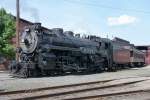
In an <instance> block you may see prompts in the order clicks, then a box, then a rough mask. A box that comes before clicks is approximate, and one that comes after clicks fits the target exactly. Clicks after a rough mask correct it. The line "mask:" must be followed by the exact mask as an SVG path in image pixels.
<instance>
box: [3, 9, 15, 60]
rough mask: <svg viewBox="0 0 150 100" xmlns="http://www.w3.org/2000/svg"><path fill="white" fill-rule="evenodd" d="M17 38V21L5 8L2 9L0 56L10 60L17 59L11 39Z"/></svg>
mask: <svg viewBox="0 0 150 100" xmlns="http://www.w3.org/2000/svg"><path fill="white" fill-rule="evenodd" d="M13 36H15V20H14V18H13V16H12V15H11V14H8V13H7V12H6V11H5V9H4V8H1V9H0V54H2V55H3V56H5V57H6V58H8V59H13V58H14V57H15V50H14V47H13V46H12V45H11V39H12V37H13Z"/></svg>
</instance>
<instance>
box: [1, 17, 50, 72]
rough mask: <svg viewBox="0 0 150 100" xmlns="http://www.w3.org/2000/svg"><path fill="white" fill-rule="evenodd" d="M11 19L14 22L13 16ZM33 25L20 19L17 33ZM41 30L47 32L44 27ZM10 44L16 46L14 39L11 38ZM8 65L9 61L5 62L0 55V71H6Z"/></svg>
mask: <svg viewBox="0 0 150 100" xmlns="http://www.w3.org/2000/svg"><path fill="white" fill-rule="evenodd" d="M13 17H14V20H16V17H15V16H13ZM33 24H34V23H32V22H30V21H27V20H25V19H22V18H20V21H19V32H22V31H23V29H24V27H25V26H28V25H33ZM42 28H43V30H45V31H49V29H48V28H45V27H42ZM11 43H12V45H13V46H14V47H15V46H16V37H13V38H12V39H11ZM8 65H9V61H8V60H6V59H5V58H4V57H3V56H2V55H0V70H5V69H7V68H8Z"/></svg>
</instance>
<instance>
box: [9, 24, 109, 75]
mask: <svg viewBox="0 0 150 100" xmlns="http://www.w3.org/2000/svg"><path fill="white" fill-rule="evenodd" d="M102 41H103V40H102V39H101V38H99V37H95V36H89V37H87V38H80V37H76V36H74V33H73V32H71V31H66V32H63V29H61V28H54V29H51V30H49V31H48V32H44V31H43V30H42V28H41V24H39V23H36V24H34V25H32V26H29V27H26V28H25V29H24V32H23V33H22V34H21V39H20V48H18V50H17V52H19V53H20V61H19V62H16V61H15V62H14V63H12V64H11V67H10V70H11V72H12V73H14V74H16V75H19V76H21V77H29V76H38V75H47V74H48V75H49V74H50V75H51V74H54V73H64V72H67V71H70V72H79V71H86V72H88V71H101V70H104V69H106V68H107V67H108V66H107V64H108V63H110V62H109V61H108V59H111V58H110V57H109V53H111V52H109V50H108V48H109V45H110V43H109V41H107V40H106V41H105V42H102Z"/></svg>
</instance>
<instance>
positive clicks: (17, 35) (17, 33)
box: [16, 0, 20, 61]
mask: <svg viewBox="0 0 150 100" xmlns="http://www.w3.org/2000/svg"><path fill="white" fill-rule="evenodd" d="M19 9H20V7H19V0H16V48H18V47H19V17H20V11H19ZM16 60H17V61H19V53H18V52H16Z"/></svg>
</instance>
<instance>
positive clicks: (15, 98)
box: [0, 79, 147, 100]
mask: <svg viewBox="0 0 150 100" xmlns="http://www.w3.org/2000/svg"><path fill="white" fill-rule="evenodd" d="M114 80H115V79H112V80H104V81H95V82H88V83H80V84H71V85H63V86H55V87H45V88H36V89H29V90H20V91H10V92H0V96H1V97H3V98H6V97H7V99H11V100H31V99H43V98H49V97H50V98H53V99H54V98H57V97H60V96H62V97H63V96H66V95H72V94H79V93H80V94H82V93H85V92H89V91H95V90H105V89H109V88H115V87H121V86H127V85H131V84H134V83H138V82H142V81H145V80H147V79H142V80H136V81H130V82H123V83H117V84H111V85H108V84H107V83H108V82H111V81H114ZM116 80H118V79H116ZM105 84H107V85H105ZM96 96H100V95H95V97H96ZM85 97H89V98H92V97H90V96H85ZM80 98H81V99H82V98H83V99H84V97H78V98H70V99H76V100H77V99H80ZM93 98H94V97H93ZM68 99H69V98H68ZM85 99H86V98H85Z"/></svg>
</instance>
